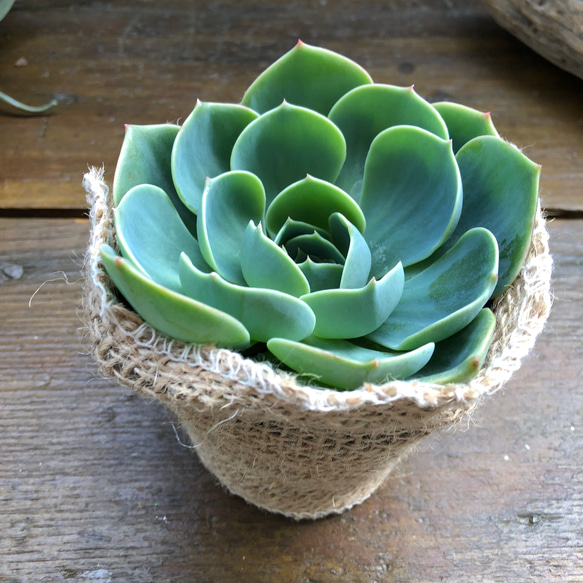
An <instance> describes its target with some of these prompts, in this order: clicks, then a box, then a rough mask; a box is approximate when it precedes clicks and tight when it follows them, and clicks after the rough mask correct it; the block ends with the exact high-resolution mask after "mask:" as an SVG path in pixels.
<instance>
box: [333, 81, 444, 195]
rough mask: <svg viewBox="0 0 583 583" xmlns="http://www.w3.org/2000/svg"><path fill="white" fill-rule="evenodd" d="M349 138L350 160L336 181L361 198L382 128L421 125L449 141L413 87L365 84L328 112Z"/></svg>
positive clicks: (442, 125)
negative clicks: (370, 154)
mask: <svg viewBox="0 0 583 583" xmlns="http://www.w3.org/2000/svg"><path fill="white" fill-rule="evenodd" d="M328 117H329V118H330V120H332V121H333V122H334V123H335V124H336V125H337V126H338V127H339V128H340V130H341V131H342V133H343V134H344V138H345V139H346V162H345V163H344V166H343V167H342V171H341V172H340V175H339V176H338V179H337V180H336V184H337V185H338V186H339V187H340V188H342V189H344V190H345V191H346V192H348V193H349V194H350V195H351V196H353V197H354V198H355V200H359V198H360V193H361V188H362V179H363V174H364V166H365V161H366V157H367V154H368V151H369V148H370V145H371V144H372V142H373V140H374V139H375V138H376V136H377V135H378V134H380V133H381V132H382V131H384V130H386V129H388V128H390V127H393V126H399V125H411V126H417V127H420V128H422V129H424V130H427V131H428V132H431V133H433V134H435V135H436V136H438V137H439V138H442V139H444V140H447V139H448V138H449V135H448V131H447V127H446V125H445V123H444V121H443V119H442V118H441V116H440V115H439V113H437V111H435V109H434V108H433V107H432V106H431V105H430V104H429V103H428V102H427V101H425V99H423V98H422V97H420V96H419V95H418V94H417V93H416V92H415V91H414V89H413V87H395V86H393V85H381V84H374V85H364V86H362V87H357V88H356V89H353V90H352V91H350V92H349V93H347V94H346V95H344V96H343V97H342V98H341V99H340V100H339V101H338V102H337V103H336V104H335V105H334V107H333V108H332V110H331V111H330V114H329V115H328Z"/></svg>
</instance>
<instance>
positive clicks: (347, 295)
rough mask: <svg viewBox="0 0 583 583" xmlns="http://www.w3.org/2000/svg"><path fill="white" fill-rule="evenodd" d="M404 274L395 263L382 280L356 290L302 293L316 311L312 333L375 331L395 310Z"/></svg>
mask: <svg viewBox="0 0 583 583" xmlns="http://www.w3.org/2000/svg"><path fill="white" fill-rule="evenodd" d="M404 281H405V276H404V273H403V266H402V265H401V264H400V263H398V264H397V265H396V266H395V267H394V268H393V269H392V270H391V271H389V272H388V273H387V274H386V275H385V276H384V277H383V278H382V279H381V280H379V281H377V280H376V279H375V278H372V279H371V280H370V282H369V283H368V284H367V285H366V286H364V287H362V288H359V289H328V290H322V291H317V292H313V293H310V294H307V295H305V296H302V297H301V299H302V300H303V301H304V302H306V304H308V306H310V308H312V310H313V312H314V314H316V326H315V328H314V335H315V336H319V337H320V338H339V339H340V338H357V337H359V336H365V335H366V334H369V333H370V332H372V331H373V330H376V329H377V328H378V327H379V326H380V325H381V324H382V323H383V322H384V321H385V320H386V319H387V318H388V316H389V314H390V313H391V312H392V311H393V310H394V309H395V306H396V305H397V304H398V303H399V300H400V299H401V295H402V293H403V284H404Z"/></svg>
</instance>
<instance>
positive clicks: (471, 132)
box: [433, 101, 498, 153]
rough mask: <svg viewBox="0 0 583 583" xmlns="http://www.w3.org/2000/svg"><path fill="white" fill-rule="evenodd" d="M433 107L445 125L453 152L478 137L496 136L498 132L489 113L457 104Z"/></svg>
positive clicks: (444, 102)
mask: <svg viewBox="0 0 583 583" xmlns="http://www.w3.org/2000/svg"><path fill="white" fill-rule="evenodd" d="M433 107H434V108H435V109H436V110H437V111H438V112H439V114H440V115H441V117H442V118H443V120H444V121H445V123H446V125H447V129H448V131H449V137H450V138H451V139H452V141H453V151H454V152H455V153H457V151H458V150H459V149H460V148H461V147H462V146H463V145H464V144H466V143H467V142H469V141H470V140H472V139H474V138H477V137H478V136H496V137H498V132H497V130H496V128H495V127H494V124H493V123H492V117H491V116H490V114H489V113H482V112H481V111H478V110H477V109H472V108H471V107H467V106H465V105H460V104H459V103H452V102H450V101H440V102H439V103H434V104H433Z"/></svg>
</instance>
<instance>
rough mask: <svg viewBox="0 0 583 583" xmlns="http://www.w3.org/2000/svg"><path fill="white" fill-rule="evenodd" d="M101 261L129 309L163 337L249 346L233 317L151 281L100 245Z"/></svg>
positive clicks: (229, 345) (245, 335) (247, 339)
mask: <svg viewBox="0 0 583 583" xmlns="http://www.w3.org/2000/svg"><path fill="white" fill-rule="evenodd" d="M101 258H102V260H103V264H104V266H105V269H106V270H107V273H108V274H109V276H110V277H111V279H112V280H113V283H114V284H115V285H116V287H117V289H118V290H119V291H120V292H121V294H122V295H123V296H124V297H125V299H126V300H127V301H128V302H129V303H130V305H131V306H132V308H134V310H135V311H136V312H137V313H138V314H139V315H140V316H141V317H142V318H143V319H144V320H145V321H146V322H148V324H150V325H151V326H153V327H154V328H156V329H157V330H159V331H160V332H162V334H166V335H167V336H170V337H171V338H176V339H177V340H183V341H184V342H195V343H197V344H208V343H212V344H216V345H217V346H221V347H225V348H234V349H240V348H246V347H247V346H249V332H247V330H246V328H245V327H244V326H243V324H241V323H240V322H239V321H238V320H236V319H235V318H233V317H232V316H229V315H228V314H226V313H225V312H221V311H219V310H216V309H215V308H211V307H210V306H208V305H206V304H204V303H201V302H197V301H195V300H192V299H191V298H187V297H186V296H183V295H182V294H179V293H176V292H173V291H170V290H168V289H166V288H165V287H163V286H161V285H159V284H157V283H155V282H153V281H152V280H151V279H149V278H148V277H146V276H144V275H143V274H142V273H141V272H139V271H138V270H137V269H136V268H135V267H134V266H133V264H132V263H130V262H129V261H127V260H126V259H123V258H122V257H120V256H119V255H117V253H116V252H115V251H114V250H113V249H112V248H111V247H109V246H108V245H102V247H101Z"/></svg>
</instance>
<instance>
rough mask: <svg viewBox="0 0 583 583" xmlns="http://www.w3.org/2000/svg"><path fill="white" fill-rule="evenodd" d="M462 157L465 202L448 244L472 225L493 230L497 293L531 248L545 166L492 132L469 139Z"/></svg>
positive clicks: (503, 287) (459, 157)
mask: <svg viewBox="0 0 583 583" xmlns="http://www.w3.org/2000/svg"><path fill="white" fill-rule="evenodd" d="M457 162H458V166H459V169H460V172H461V176H462V181H463V185H464V206H463V210H462V214H461V217H460V220H459V223H458V226H457V229H456V230H455V231H454V233H453V235H452V236H451V240H450V241H447V242H446V245H445V249H447V248H449V247H451V245H453V244H454V243H455V242H456V241H457V240H458V239H459V238H460V237H461V236H462V235H463V233H464V232H465V231H467V230H468V229H471V228H472V227H478V226H479V227H485V228H486V229H489V230H490V231H492V233H493V234H494V236H495V237H496V239H497V240H498V245H499V247H500V267H499V269H498V284H497V285H496V289H495V290H494V292H493V296H497V295H499V294H500V293H502V292H503V291H504V290H505V289H506V288H507V287H508V286H509V285H510V284H511V283H512V282H513V281H514V279H515V277H516V276H517V275H518V272H519V271H520V266H521V265H522V262H523V260H524V256H525V255H526V252H527V250H528V246H529V244H530V236H531V232H532V224H533V221H534V215H535V213H536V208H537V200H538V189H539V177H540V169H541V167H540V166H539V165H538V164H535V163H534V162H532V161H531V160H529V159H528V158H527V157H526V156H525V155H524V154H523V153H522V152H520V150H518V149H517V148H516V147H515V146H513V145H512V144H509V143H508V142H505V141H504V140H501V139H499V138H495V137H491V136H484V137H479V138H475V139H473V140H471V141H470V142H468V143H467V144H466V145H465V146H464V147H463V148H462V149H461V150H460V151H459V152H458V154H457Z"/></svg>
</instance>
